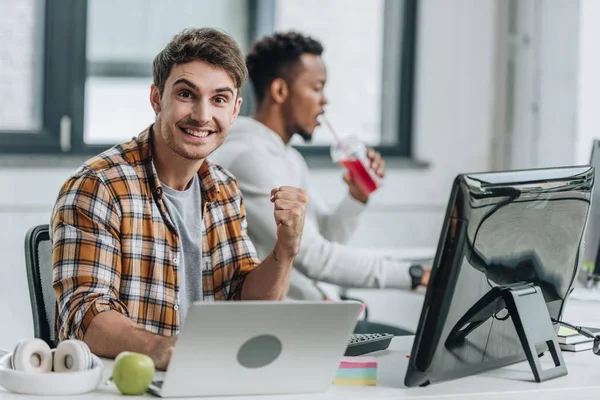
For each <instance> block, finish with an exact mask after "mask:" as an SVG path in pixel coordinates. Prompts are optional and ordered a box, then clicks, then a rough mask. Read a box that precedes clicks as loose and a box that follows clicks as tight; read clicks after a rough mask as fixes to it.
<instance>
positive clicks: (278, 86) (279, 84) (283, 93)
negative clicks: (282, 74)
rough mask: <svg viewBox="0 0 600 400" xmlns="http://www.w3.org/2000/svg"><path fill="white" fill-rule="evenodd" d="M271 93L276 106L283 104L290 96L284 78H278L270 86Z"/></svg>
mask: <svg viewBox="0 0 600 400" xmlns="http://www.w3.org/2000/svg"><path fill="white" fill-rule="evenodd" d="M269 93H270V95H271V98H272V99H273V102H274V103H275V104H282V103H283V102H285V101H286V100H287V98H288V96H289V87H288V84H287V82H286V81H285V80H284V79H283V78H276V79H274V80H273V82H271V85H270V86H269Z"/></svg>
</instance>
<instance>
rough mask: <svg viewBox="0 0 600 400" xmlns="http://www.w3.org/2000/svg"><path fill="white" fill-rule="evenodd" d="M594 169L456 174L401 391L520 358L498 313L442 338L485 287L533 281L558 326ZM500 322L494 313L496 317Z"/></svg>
mask: <svg viewBox="0 0 600 400" xmlns="http://www.w3.org/2000/svg"><path fill="white" fill-rule="evenodd" d="M593 182H594V168H593V167H590V166H584V167H568V168H549V169H538V170H523V171H510V172H490V173H477V174H464V175H459V176H458V177H457V178H456V180H455V181H454V184H453V187H452V191H451V195H450V199H449V202H448V208H447V211H446V217H445V220H444V223H443V227H442V232H441V236H440V240H439V244H438V248H437V253H436V256H435V260H434V263H433V267H432V274H431V278H430V282H429V286H428V287H427V293H426V294H425V301H424V304H423V309H422V311H421V317H420V319H419V325H418V328H417V333H416V335H415V340H414V343H413V348H412V352H411V355H410V359H409V365H408V369H407V372H406V376H405V385H407V386H417V385H425V384H429V383H431V382H436V381H443V380H448V379H454V378H458V377H462V376H467V375H471V374H474V373H477V372H480V371H484V370H488V369H493V368H499V367H502V366H505V365H508V364H511V363H514V362H518V361H522V360H524V359H525V358H526V357H525V353H524V351H523V347H522V345H521V342H520V340H519V337H518V335H517V333H516V330H515V328H514V324H513V323H512V320H511V318H510V316H508V315H505V314H502V313H506V310H501V311H499V314H496V315H493V318H489V319H488V320H487V321H486V322H485V323H483V324H482V325H481V326H479V327H478V328H477V329H475V330H473V331H472V332H471V333H470V334H469V335H468V336H467V337H466V339H464V340H463V341H462V342H460V345H456V343H454V342H452V345H449V344H448V343H450V342H451V341H450V340H449V334H450V333H451V332H452V330H453V329H455V327H456V325H457V322H458V321H459V320H460V319H461V318H462V317H463V316H464V315H465V313H466V312H467V311H468V310H469V309H470V308H471V307H472V306H473V305H474V304H475V303H476V302H477V301H478V300H480V299H481V298H482V297H483V296H484V295H485V294H486V293H488V292H489V291H490V290H491V288H493V287H497V286H505V285H511V284H517V283H533V284H535V285H537V286H539V287H540V288H541V289H542V294H543V297H544V301H545V303H546V306H547V308H548V312H549V314H550V316H551V317H553V318H556V319H559V318H560V315H561V313H562V308H563V305H564V301H565V299H566V297H567V295H568V293H569V291H570V288H571V285H572V283H573V280H574V278H575V274H576V271H577V262H578V259H579V247H580V244H581V240H582V236H583V232H584V229H585V224H586V221H587V215H588V209H589V205H590V198H591V190H592V187H593ZM500 314H501V315H500Z"/></svg>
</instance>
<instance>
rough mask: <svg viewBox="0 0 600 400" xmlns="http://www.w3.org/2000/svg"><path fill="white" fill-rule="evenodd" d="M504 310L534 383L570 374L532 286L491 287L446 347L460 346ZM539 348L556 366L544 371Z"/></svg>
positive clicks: (539, 293)
mask: <svg viewBox="0 0 600 400" xmlns="http://www.w3.org/2000/svg"><path fill="white" fill-rule="evenodd" d="M503 309H506V310H507V311H508V313H509V315H510V317H511V318H512V321H513V323H514V326H515V329H516V331H517V334H518V335H519V340H520V341H521V345H522V346H523V350H524V351H525V355H526V356H527V361H529V366H530V367H531V371H532V372H533V376H534V378H535V381H536V382H542V381H546V380H549V379H553V378H557V377H559V376H564V375H567V367H566V365H565V361H564V359H563V357H562V352H561V351H560V349H559V346H558V341H557V339H556V332H555V330H554V327H553V326H552V321H551V319H550V314H548V308H547V307H546V303H545V301H544V297H543V296H542V291H541V289H540V288H539V287H538V286H536V285H533V284H529V283H522V284H516V285H508V286H497V287H494V288H492V289H491V290H490V291H489V292H487V293H486V294H485V295H484V296H483V297H482V298H481V299H480V300H479V301H478V302H477V303H475V304H474V305H473V306H472V307H471V308H470V309H469V310H468V311H467V312H466V313H465V315H463V317H462V318H461V319H460V320H459V321H458V322H457V323H456V325H454V328H452V331H451V332H450V334H449V335H448V339H447V340H446V346H447V347H453V346H455V345H458V344H461V343H462V342H463V341H464V339H465V338H466V336H467V335H468V334H469V333H471V332H472V331H473V330H474V329H476V328H477V327H478V326H480V325H482V324H483V323H484V322H486V321H487V320H488V319H490V318H492V317H493V316H494V315H496V314H497V313H499V312H500V311H502V310H503ZM496 318H497V317H496ZM506 318H508V316H507V317H506ZM536 345H541V346H543V345H546V346H547V348H548V350H549V351H550V354H551V355H552V360H553V361H554V367H552V368H548V369H542V366H541V364H540V360H539V357H538V354H539V353H540V352H538V351H537V350H536Z"/></svg>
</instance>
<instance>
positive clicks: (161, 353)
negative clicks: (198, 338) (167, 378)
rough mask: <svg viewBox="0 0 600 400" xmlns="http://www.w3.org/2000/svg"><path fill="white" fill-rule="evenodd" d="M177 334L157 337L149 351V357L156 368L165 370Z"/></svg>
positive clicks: (173, 348)
mask: <svg viewBox="0 0 600 400" xmlns="http://www.w3.org/2000/svg"><path fill="white" fill-rule="evenodd" d="M178 337H179V336H162V337H160V338H159V339H158V341H157V344H156V346H155V347H154V349H153V350H152V351H151V352H150V358H152V360H153V361H154V365H155V366H156V368H157V369H160V370H162V371H166V370H167V367H168V366H169V362H170V361H171V356H172V355H173V351H174V350H175V343H176V342H177V339H178Z"/></svg>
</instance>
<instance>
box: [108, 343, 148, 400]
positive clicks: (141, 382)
mask: <svg viewBox="0 0 600 400" xmlns="http://www.w3.org/2000/svg"><path fill="white" fill-rule="evenodd" d="M112 374H113V376H112V379H113V381H114V382H115V385H117V389H119V392H121V393H123V394H127V395H138V394H143V393H145V392H146V390H147V389H148V386H150V383H152V379H154V361H152V359H151V358H150V357H148V356H147V355H145V354H140V353H134V352H129V351H124V352H122V353H119V355H118V356H117V358H115V364H114V365H113V372H112Z"/></svg>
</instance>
